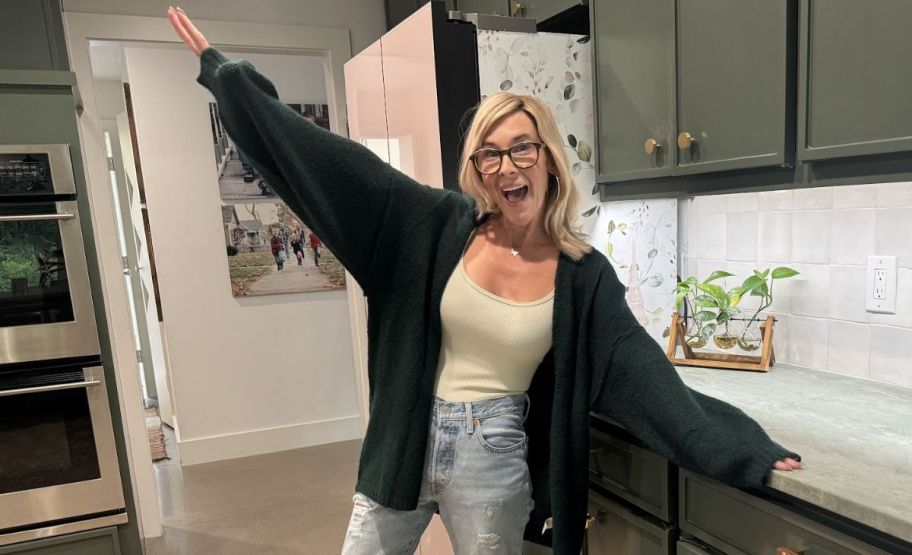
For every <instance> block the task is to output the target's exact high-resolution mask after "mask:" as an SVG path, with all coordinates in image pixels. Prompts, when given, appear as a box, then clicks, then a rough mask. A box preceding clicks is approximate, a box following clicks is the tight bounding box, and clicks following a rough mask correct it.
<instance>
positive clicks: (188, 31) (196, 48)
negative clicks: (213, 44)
mask: <svg viewBox="0 0 912 555" xmlns="http://www.w3.org/2000/svg"><path fill="white" fill-rule="evenodd" d="M168 21H169V22H171V26H172V27H174V31H175V32H176V33H177V36H178V37H180V39H181V41H183V42H184V44H186V45H187V46H188V47H189V48H190V50H193V53H194V54H196V55H197V56H199V55H200V53H202V51H203V50H205V49H207V48H209V41H207V40H206V37H205V36H203V34H202V33H200V32H199V30H198V29H197V28H196V26H195V25H193V23H192V22H191V21H190V18H189V17H187V14H186V13H184V10H182V9H180V8H168Z"/></svg>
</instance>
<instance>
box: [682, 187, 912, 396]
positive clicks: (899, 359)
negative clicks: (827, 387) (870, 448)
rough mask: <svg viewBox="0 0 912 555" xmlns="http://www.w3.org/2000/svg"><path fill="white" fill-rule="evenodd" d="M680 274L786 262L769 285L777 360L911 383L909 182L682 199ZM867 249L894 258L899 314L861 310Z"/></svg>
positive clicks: (745, 271) (738, 271) (744, 270)
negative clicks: (784, 276)
mask: <svg viewBox="0 0 912 555" xmlns="http://www.w3.org/2000/svg"><path fill="white" fill-rule="evenodd" d="M678 206H679V207H680V219H679V221H680V226H679V230H680V235H681V236H680V253H679V254H680V260H681V261H682V262H683V264H684V265H683V266H682V272H681V273H682V274H683V276H684V277H686V276H693V275H696V276H698V277H699V278H700V279H704V278H705V277H706V276H708V275H709V274H710V273H711V272H712V271H713V270H727V271H729V272H731V273H733V274H735V275H736V276H738V279H737V280H736V281H735V280H733V278H729V279H730V280H732V281H729V282H728V283H727V286H728V287H733V286H735V285H738V284H740V283H741V281H742V280H743V279H744V278H745V277H747V276H749V275H750V273H751V270H752V269H754V268H757V269H764V268H768V267H775V266H780V265H786V266H791V267H793V268H795V269H796V270H798V271H799V272H801V275H800V276H796V277H794V278H791V279H788V280H785V281H783V282H778V281H777V282H776V283H777V285H776V287H775V289H774V291H773V294H774V302H773V306H772V307H771V308H772V310H771V313H773V314H775V315H776V317H777V319H778V322H777V323H776V328H775V330H776V331H775V337H774V341H773V343H774V345H775V347H776V359H777V360H780V361H785V362H793V363H796V364H800V365H802V366H808V367H811V368H817V369H820V370H828V371H831V372H837V373H841V374H847V375H853V376H859V377H863V378H870V379H873V380H877V381H880V382H884V383H890V384H895V385H901V386H906V387H912V366H910V364H909V361H910V360H912V246H910V243H909V237H912V183H883V184H876V185H857V186H841V187H821V188H815V189H799V190H796V191H791V190H785V191H771V192H764V193H740V194H730V195H713V196H705V197H697V198H695V199H693V200H691V201H683V200H682V201H681V202H680V203H679V205H678ZM868 255H895V256H898V266H899V272H898V273H899V276H898V280H897V302H896V314H871V313H868V312H866V311H865V307H864V294H865V274H866V265H867V257H868Z"/></svg>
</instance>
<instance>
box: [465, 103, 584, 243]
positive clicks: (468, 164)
mask: <svg viewBox="0 0 912 555" xmlns="http://www.w3.org/2000/svg"><path fill="white" fill-rule="evenodd" d="M519 111H523V112H525V113H526V114H528V115H529V117H530V118H532V122H533V123H534V124H535V128H536V130H537V131H538V135H539V137H541V141H542V143H544V145H545V147H546V148H547V149H548V153H549V154H550V156H551V160H552V162H553V164H554V169H555V170H556V177H557V180H552V179H550V178H549V179H548V195H547V197H546V199H545V206H544V209H545V231H546V232H547V233H548V235H549V236H550V237H551V239H553V240H554V242H555V243H556V244H557V247H558V248H559V249H560V251H561V252H562V253H564V254H565V255H567V256H568V257H570V258H571V259H572V260H575V261H578V260H579V259H581V258H582V257H583V255H585V254H586V253H588V252H589V251H590V250H592V246H591V245H589V243H587V242H586V240H585V235H583V234H582V233H581V232H580V231H579V229H578V228H577V224H576V214H577V212H578V211H579V205H580V198H579V192H578V191H577V189H576V184H575V183H574V181H573V175H572V173H571V172H570V166H569V164H568V162H567V156H566V154H564V141H563V138H562V137H561V134H560V131H559V130H558V128H557V122H555V121H554V115H552V114H551V110H550V109H549V108H548V106H547V105H545V104H544V103H543V102H542V101H540V100H538V99H537V98H535V97H532V96H525V95H518V94H513V93H509V92H499V93H494V94H492V95H490V96H488V97H486V98H485V99H484V100H482V101H481V103H479V105H478V108H477V110H476V111H475V116H474V117H473V118H472V125H471V126H470V127H469V130H468V132H467V133H466V137H465V142H464V144H463V148H462V157H461V159H460V170H459V185H460V186H461V187H462V190H463V191H464V192H465V193H466V194H467V195H469V196H470V197H472V199H474V200H475V204H476V207H477V208H476V209H477V211H478V216H479V217H482V216H485V215H487V214H498V213H499V210H498V209H497V205H496V204H495V203H494V200H493V199H492V198H491V197H490V195H488V192H487V191H486V190H485V187H484V183H483V182H482V179H481V174H480V173H479V172H478V169H477V168H475V164H474V163H473V162H472V153H474V152H475V151H477V150H478V149H480V148H481V145H482V144H483V142H484V140H485V137H487V136H488V134H489V133H490V132H491V130H492V129H493V128H494V126H496V125H497V124H498V123H500V121H501V120H503V118H505V117H507V116H509V115H511V114H514V113H516V112H519Z"/></svg>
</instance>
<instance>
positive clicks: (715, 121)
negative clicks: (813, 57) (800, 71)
mask: <svg viewBox="0 0 912 555" xmlns="http://www.w3.org/2000/svg"><path fill="white" fill-rule="evenodd" d="M795 8H796V4H795V3H793V2H789V1H787V0H765V1H761V2H758V1H757V0H699V1H696V2H695V1H693V0H678V2H677V34H676V38H677V79H676V85H677V88H676V93H677V95H676V99H677V103H676V106H677V117H676V123H677V127H676V132H677V140H676V146H677V152H678V158H677V167H676V168H675V174H678V175H682V174H690V173H701V172H710V171H720V170H734V169H742V168H756V167H762V166H785V165H789V164H791V163H792V161H793V155H792V153H793V152H794V143H793V141H789V140H788V139H789V135H788V133H794V128H791V127H790V125H789V120H790V119H791V118H789V117H788V110H789V106H790V105H791V103H790V99H794V87H792V86H790V80H789V73H790V71H789V70H790V69H791V70H792V73H793V72H794V66H793V65H792V64H790V58H789V56H790V53H793V52H794V50H790V49H789V48H788V44H789V37H788V34H789V28H790V25H792V26H793V25H794V22H795V20H796V16H797V12H796V11H795ZM792 82H793V81H792ZM792 102H793V100H792ZM792 121H793V120H792ZM792 136H793V135H792Z"/></svg>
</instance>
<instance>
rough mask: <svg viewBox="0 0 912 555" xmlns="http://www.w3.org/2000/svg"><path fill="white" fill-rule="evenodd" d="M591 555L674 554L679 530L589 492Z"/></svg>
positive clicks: (587, 543)
mask: <svg viewBox="0 0 912 555" xmlns="http://www.w3.org/2000/svg"><path fill="white" fill-rule="evenodd" d="M589 515H590V518H591V519H592V520H591V521H590V523H589V528H588V530H587V532H586V545H587V547H588V552H587V553H588V555H672V554H673V553H674V548H675V536H676V535H677V530H676V529H674V528H668V527H666V526H665V525H664V523H661V522H658V521H655V522H654V521H652V520H649V519H647V518H644V517H642V516H639V515H637V514H636V513H634V512H633V510H632V509H629V508H627V507H625V506H623V505H621V504H620V503H618V502H615V501H612V500H609V499H607V498H605V497H602V496H601V495H599V494H597V493H595V492H594V491H592V490H590V491H589Z"/></svg>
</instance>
